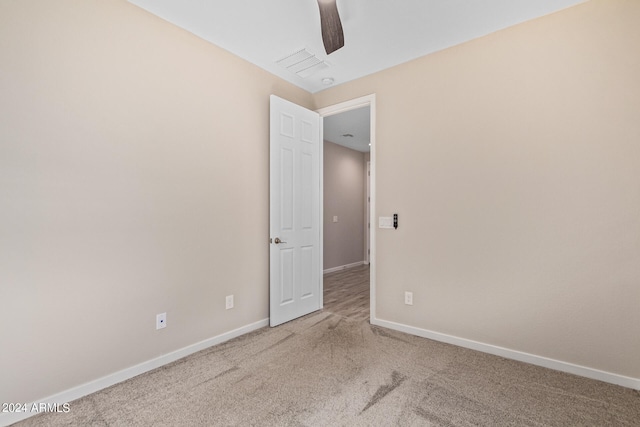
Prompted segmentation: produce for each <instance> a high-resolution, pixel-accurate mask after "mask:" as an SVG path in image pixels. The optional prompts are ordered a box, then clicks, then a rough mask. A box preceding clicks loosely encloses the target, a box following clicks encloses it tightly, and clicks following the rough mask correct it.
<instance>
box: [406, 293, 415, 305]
mask: <svg viewBox="0 0 640 427" xmlns="http://www.w3.org/2000/svg"><path fill="white" fill-rule="evenodd" d="M404 303H405V304H406V305H413V292H405V293H404Z"/></svg>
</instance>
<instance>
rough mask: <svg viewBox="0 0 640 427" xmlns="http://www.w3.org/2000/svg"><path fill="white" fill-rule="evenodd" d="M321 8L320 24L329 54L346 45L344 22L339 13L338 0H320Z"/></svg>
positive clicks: (325, 47)
mask: <svg viewBox="0 0 640 427" xmlns="http://www.w3.org/2000/svg"><path fill="white" fill-rule="evenodd" d="M318 7H319V8H320V26H321V27H322V42H323V43H324V50H325V51H326V52H327V55H329V54H330V53H333V52H335V51H336V50H338V49H340V48H341V47H342V46H344V33H343V32H342V22H340V15H339V14H338V6H336V0H318Z"/></svg>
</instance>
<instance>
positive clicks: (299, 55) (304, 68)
mask: <svg viewBox="0 0 640 427" xmlns="http://www.w3.org/2000/svg"><path fill="white" fill-rule="evenodd" d="M276 64H278V65H279V66H281V67H282V68H285V69H287V70H289V71H290V72H292V73H293V74H295V75H297V76H299V77H302V78H303V79H306V78H307V77H309V76H312V75H313V74H315V73H317V72H318V71H320V70H324V69H325V68H328V67H329V64H327V63H326V62H325V61H322V60H321V59H318V58H316V56H315V55H314V54H313V53H311V52H309V51H308V50H306V49H300V50H298V51H296V52H293V53H291V54H289V55H287V56H285V57H284V58H282V59H280V60H278V61H276Z"/></svg>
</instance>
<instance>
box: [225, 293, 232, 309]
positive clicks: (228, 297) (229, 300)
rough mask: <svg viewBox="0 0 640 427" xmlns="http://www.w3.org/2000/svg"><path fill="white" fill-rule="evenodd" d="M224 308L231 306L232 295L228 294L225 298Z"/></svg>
mask: <svg viewBox="0 0 640 427" xmlns="http://www.w3.org/2000/svg"><path fill="white" fill-rule="evenodd" d="M225 308H226V309H227V310H229V309H230V308H233V295H228V296H227V297H226V298H225Z"/></svg>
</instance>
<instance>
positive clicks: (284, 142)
mask: <svg viewBox="0 0 640 427" xmlns="http://www.w3.org/2000/svg"><path fill="white" fill-rule="evenodd" d="M320 124H321V118H320V115H319V114H318V113H316V112H313V111H310V110H307V109H306V108H303V107H301V106H299V105H296V104H293V103H291V102H289V101H286V100H284V99H282V98H279V97H277V96H275V95H271V97H270V156H269V157H270V169H269V176H270V181H269V190H270V197H269V199H270V200H269V227H270V243H269V245H270V249H269V268H270V273H269V309H270V310H269V311H270V313H269V321H270V325H271V326H277V325H279V324H282V323H285V322H288V321H290V320H293V319H295V318H297V317H300V316H304V315H305V314H308V313H311V312H313V311H316V310H319V309H320V308H322V283H321V280H322V275H321V272H322V268H321V267H322V265H321V262H322V257H321V256H322V250H321V249H322V247H321V242H322V239H321V231H322V230H321V224H322V221H321V210H320V206H321V201H320V197H321V191H320V190H321V171H320V165H321V157H320V156H321V153H322V151H321V144H320V140H321V138H320V136H321V127H320Z"/></svg>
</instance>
